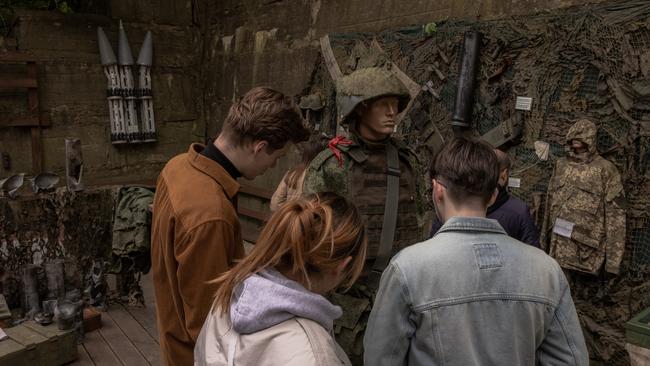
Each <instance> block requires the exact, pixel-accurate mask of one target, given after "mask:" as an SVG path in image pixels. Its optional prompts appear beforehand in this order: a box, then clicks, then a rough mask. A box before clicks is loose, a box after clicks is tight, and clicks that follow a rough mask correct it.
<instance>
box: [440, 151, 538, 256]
mask: <svg viewBox="0 0 650 366" xmlns="http://www.w3.org/2000/svg"><path fill="white" fill-rule="evenodd" d="M494 152H495V153H496V154H497V158H498V160H499V183H498V189H499V195H498V196H497V199H496V201H494V204H492V206H490V207H488V210H487V217H488V218H489V219H494V220H497V221H498V222H499V224H500V225H501V226H502V227H503V229H504V230H505V231H506V232H507V233H508V235H510V236H511V237H513V238H515V239H517V240H519V241H522V242H524V243H526V244H530V245H532V246H535V247H537V248H539V231H538V230H537V226H536V225H535V221H534V220H533V218H532V216H530V210H529V209H528V205H527V204H526V203H525V202H524V201H522V200H520V199H519V198H516V197H513V196H511V195H510V193H508V176H509V175H510V166H511V161H510V157H509V156H508V154H506V153H505V152H503V151H501V150H498V149H495V150H494ZM441 227H442V223H441V222H440V220H436V221H435V222H434V223H433V225H432V226H431V236H434V235H435V234H436V233H437V232H438V230H439V229H440V228H441Z"/></svg>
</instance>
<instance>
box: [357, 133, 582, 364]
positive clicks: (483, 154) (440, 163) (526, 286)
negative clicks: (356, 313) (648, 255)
mask: <svg viewBox="0 0 650 366" xmlns="http://www.w3.org/2000/svg"><path fill="white" fill-rule="evenodd" d="M431 177H432V178H433V200H434V205H435V206H436V212H437V213H438V215H439V216H440V219H441V221H443V222H445V224H444V225H443V227H442V228H441V229H440V231H438V234H437V235H436V236H435V237H433V238H432V239H429V240H428V241H425V242H422V243H419V244H416V245H413V246H411V247H408V248H406V249H404V250H403V251H401V252H400V253H399V254H398V255H397V256H395V257H394V258H393V259H392V261H391V262H390V265H389V266H388V268H387V269H386V270H385V271H384V273H383V275H382V278H381V284H380V286H379V292H378V294H377V298H376V301H375V305H374V307H373V309H372V312H371V314H370V320H369V324H368V329H367V331H366V335H365V338H364V347H365V355H364V360H365V364H366V365H372V366H381V365H447V366H449V365H463V366H468V365H518V366H520V365H531V366H534V365H585V366H586V365H588V364H589V356H588V353H587V348H586V345H585V341H584V338H583V335H582V331H581V329H580V324H579V322H578V316H577V314H576V310H575V307H574V304H573V301H572V299H571V292H570V290H569V287H568V284H567V281H566V278H565V277H564V274H563V272H562V270H561V269H560V266H559V265H558V264H557V263H556V262H555V260H553V259H552V258H551V257H549V256H548V255H546V254H544V252H542V251H541V250H539V249H537V248H534V247H532V246H530V245H521V242H519V241H517V240H515V239H513V238H511V237H509V236H508V235H507V234H506V233H505V231H504V230H503V228H502V227H501V226H500V225H499V224H498V222H497V221H495V220H491V219H486V218H485V214H486V210H487V207H488V206H489V205H490V204H491V202H493V201H494V200H495V198H496V195H497V191H496V187H497V179H498V163H497V157H496V155H495V154H494V152H493V151H492V149H491V148H490V147H489V146H488V145H485V144H484V143H482V142H473V141H467V140H463V139H457V140H453V141H451V142H450V143H449V144H448V145H447V146H445V147H444V148H443V149H442V151H441V152H440V153H439V154H438V156H437V157H436V159H435V161H434V164H433V165H432V169H431Z"/></svg>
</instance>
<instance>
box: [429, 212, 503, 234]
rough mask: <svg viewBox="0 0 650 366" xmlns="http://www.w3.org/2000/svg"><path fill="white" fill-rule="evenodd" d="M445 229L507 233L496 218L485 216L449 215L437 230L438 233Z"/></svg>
mask: <svg viewBox="0 0 650 366" xmlns="http://www.w3.org/2000/svg"><path fill="white" fill-rule="evenodd" d="M445 231H481V232H490V233H498V234H504V235H508V234H506V231H505V230H504V229H503V228H502V227H501V225H499V222H498V221H497V220H493V219H488V218H485V217H459V216H455V217H451V218H449V219H448V220H447V221H446V222H445V224H444V225H442V227H441V228H440V230H438V234H439V233H442V232H445Z"/></svg>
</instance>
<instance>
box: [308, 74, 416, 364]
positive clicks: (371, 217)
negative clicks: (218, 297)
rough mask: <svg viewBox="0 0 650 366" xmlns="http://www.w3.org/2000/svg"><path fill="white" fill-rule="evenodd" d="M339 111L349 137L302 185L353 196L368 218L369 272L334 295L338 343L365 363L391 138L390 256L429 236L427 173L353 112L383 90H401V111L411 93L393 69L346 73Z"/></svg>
mask: <svg viewBox="0 0 650 366" xmlns="http://www.w3.org/2000/svg"><path fill="white" fill-rule="evenodd" d="M337 93H338V94H337V111H338V113H339V118H340V120H341V123H342V124H343V125H349V128H348V129H349V131H350V138H349V140H347V139H344V138H342V137H337V138H335V139H333V140H332V141H331V142H330V144H329V148H328V149H325V150H324V151H322V152H321V153H320V154H319V155H318V156H317V157H316V158H315V159H314V160H312V162H311V164H310V166H309V167H308V169H307V173H306V176H305V182H304V186H303V190H304V193H305V194H309V193H314V192H322V191H330V192H336V193H338V194H340V195H342V196H345V197H347V198H349V199H351V200H352V202H354V203H355V204H356V205H357V207H358V208H359V211H360V213H361V215H362V216H363V218H364V222H365V225H366V232H367V234H368V244H369V247H368V260H367V262H366V267H365V269H364V274H363V275H362V277H361V278H360V279H359V280H358V281H357V283H356V284H355V285H354V286H353V288H352V289H351V290H350V291H348V292H347V293H345V294H342V293H337V294H334V295H333V296H332V300H333V301H334V302H335V303H337V304H338V305H340V306H341V307H342V308H343V316H342V317H341V318H340V319H339V320H337V322H336V323H335V333H336V338H337V341H338V343H339V344H340V345H341V346H342V347H343V349H344V350H345V351H346V353H347V354H348V355H349V356H350V359H351V360H352V362H353V364H355V365H357V364H358V365H361V364H362V363H363V335H364V331H365V328H366V324H367V319H368V315H369V313H370V309H371V307H372V303H373V299H374V296H375V293H376V288H375V286H376V285H375V283H374V281H371V278H370V276H369V273H370V268H372V266H373V263H374V261H375V259H376V257H377V252H378V248H379V242H380V240H379V239H380V235H381V232H382V227H383V219H384V207H385V202H386V197H387V193H388V191H387V157H386V156H387V152H386V151H387V146H388V144H392V145H393V146H394V147H395V148H396V149H397V152H398V156H399V170H400V176H399V195H398V206H397V212H398V214H397V223H396V228H395V229H396V230H395V236H394V241H393V243H392V248H391V256H392V255H394V254H395V253H397V251H399V250H400V249H402V248H404V247H406V246H408V245H411V244H414V243H417V242H419V241H421V240H423V239H424V238H425V236H424V235H425V230H426V229H425V228H426V225H425V223H424V222H423V220H424V219H423V217H424V210H425V206H426V205H425V200H424V198H423V197H424V193H425V190H426V182H427V179H426V173H425V172H424V170H423V169H422V168H421V166H420V164H419V161H418V159H417V157H416V156H415V154H414V153H413V152H412V151H411V150H410V149H409V148H408V147H407V146H406V145H405V144H404V143H403V142H401V141H399V140H397V139H394V138H391V137H389V138H387V139H386V140H384V141H381V142H370V141H366V140H364V139H363V138H362V137H361V136H360V135H359V133H358V132H357V131H358V129H357V126H356V124H357V123H358V121H356V120H354V118H355V114H354V113H353V111H354V109H355V107H356V106H357V105H358V104H359V103H362V102H364V101H372V100H373V99H375V98H379V97H382V96H397V97H398V98H399V101H400V103H399V107H398V109H399V110H400V111H401V110H402V109H403V108H404V107H405V106H406V104H407V103H408V100H409V96H408V92H407V91H406V88H405V87H404V85H403V84H402V83H401V82H400V81H399V80H398V79H397V78H395V77H394V76H393V75H392V74H391V73H390V72H389V71H386V70H383V69H377V68H368V69H361V70H358V71H355V72H354V73H352V74H350V75H347V76H345V77H343V78H342V80H341V81H340V82H339V83H338V85H337Z"/></svg>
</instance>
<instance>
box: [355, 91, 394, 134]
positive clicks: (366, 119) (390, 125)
mask: <svg viewBox="0 0 650 366" xmlns="http://www.w3.org/2000/svg"><path fill="white" fill-rule="evenodd" d="M398 106H399V99H398V98H397V97H383V98H379V99H376V100H374V101H373V102H372V103H370V104H369V105H367V106H366V107H364V108H361V109H360V110H359V112H358V113H359V115H360V117H361V119H360V123H359V133H360V134H361V137H363V138H364V139H366V140H368V141H382V140H384V139H385V138H387V137H388V136H390V135H392V134H393V131H395V118H397V112H398Z"/></svg>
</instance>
